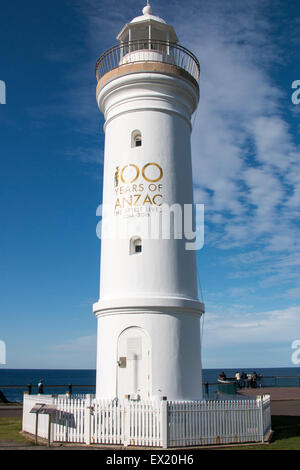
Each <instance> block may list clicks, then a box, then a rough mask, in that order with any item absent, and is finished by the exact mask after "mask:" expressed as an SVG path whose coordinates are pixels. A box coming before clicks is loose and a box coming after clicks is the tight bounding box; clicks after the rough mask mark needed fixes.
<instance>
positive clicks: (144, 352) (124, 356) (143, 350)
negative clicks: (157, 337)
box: [117, 327, 150, 400]
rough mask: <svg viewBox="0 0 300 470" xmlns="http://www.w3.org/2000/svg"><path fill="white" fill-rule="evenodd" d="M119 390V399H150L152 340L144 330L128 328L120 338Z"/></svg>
mask: <svg viewBox="0 0 300 470" xmlns="http://www.w3.org/2000/svg"><path fill="white" fill-rule="evenodd" d="M117 389H118V392H117V395H118V397H119V398H124V396H125V395H131V397H135V398H137V399H138V398H141V399H142V400H148V399H149V398H150V338H149V336H148V335H147V333H146V332H145V331H144V330H143V329H142V328H138V327H130V328H127V329H126V330H124V331H122V333H121V334H120V336H119V339H118V368H117Z"/></svg>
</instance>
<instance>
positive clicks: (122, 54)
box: [95, 39, 200, 81]
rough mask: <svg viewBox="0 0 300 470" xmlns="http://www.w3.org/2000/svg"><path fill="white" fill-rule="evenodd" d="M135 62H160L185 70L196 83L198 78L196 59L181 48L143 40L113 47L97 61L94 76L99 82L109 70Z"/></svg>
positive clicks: (167, 43) (163, 42)
mask: <svg viewBox="0 0 300 470" xmlns="http://www.w3.org/2000/svg"><path fill="white" fill-rule="evenodd" d="M136 62H161V63H164V64H171V65H174V66H177V67H180V68H181V69H183V70H185V71H186V72H187V73H188V74H190V75H191V76H192V77H193V78H194V79H195V80H196V81H198V80H199V76H200V65H199V62H198V60H197V58H196V57H195V56H194V54H192V52H190V51H188V50H187V49H185V48H184V47H182V46H179V45H178V44H173V43H170V42H166V41H157V40H154V39H144V40H137V41H129V42H126V43H123V44H118V45H117V46H113V47H111V48H110V49H108V50H107V51H105V52H104V53H103V54H102V55H101V56H100V57H99V59H98V60H97V63H96V67H95V74H96V78H97V80H100V78H101V77H103V75H105V74H106V73H107V72H109V71H110V70H113V69H115V68H117V67H120V66H122V65H126V64H130V63H136Z"/></svg>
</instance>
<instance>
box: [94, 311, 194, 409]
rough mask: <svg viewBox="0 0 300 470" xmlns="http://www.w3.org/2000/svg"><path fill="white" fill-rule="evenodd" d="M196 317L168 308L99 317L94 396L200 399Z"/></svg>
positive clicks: (114, 313) (119, 312)
mask: <svg viewBox="0 0 300 470" xmlns="http://www.w3.org/2000/svg"><path fill="white" fill-rule="evenodd" d="M200 314H201V312H200V311H199V310H196V311H192V312H191V311H190V310H188V309H186V310H184V309H182V308H181V309H178V308H177V309H176V308H174V307H172V308H171V307H157V308H153V307H149V308H146V307H143V309H141V308H134V309H128V308H124V309H120V308H119V309H114V310H112V311H110V313H109V314H107V313H106V314H100V315H99V316H98V350H97V387H96V397H97V398H99V399H114V398H118V399H125V398H127V397H128V396H129V395H130V396H131V397H136V399H137V400H156V399H162V398H163V397H166V398H167V399H168V400H199V399H201V398H202V371H201V346H200V336H201V335H200Z"/></svg>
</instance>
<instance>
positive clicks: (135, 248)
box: [130, 237, 142, 255]
mask: <svg viewBox="0 0 300 470" xmlns="http://www.w3.org/2000/svg"><path fill="white" fill-rule="evenodd" d="M138 253H142V240H141V238H139V237H132V238H131V240H130V254H131V255H136V254H138Z"/></svg>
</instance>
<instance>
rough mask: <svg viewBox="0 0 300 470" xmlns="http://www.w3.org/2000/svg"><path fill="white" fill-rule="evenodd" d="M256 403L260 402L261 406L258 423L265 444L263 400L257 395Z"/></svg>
mask: <svg viewBox="0 0 300 470" xmlns="http://www.w3.org/2000/svg"><path fill="white" fill-rule="evenodd" d="M256 402H258V405H259V417H258V423H259V433H260V440H261V442H264V437H265V436H264V419H263V400H262V396H261V395H257V397H256Z"/></svg>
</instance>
